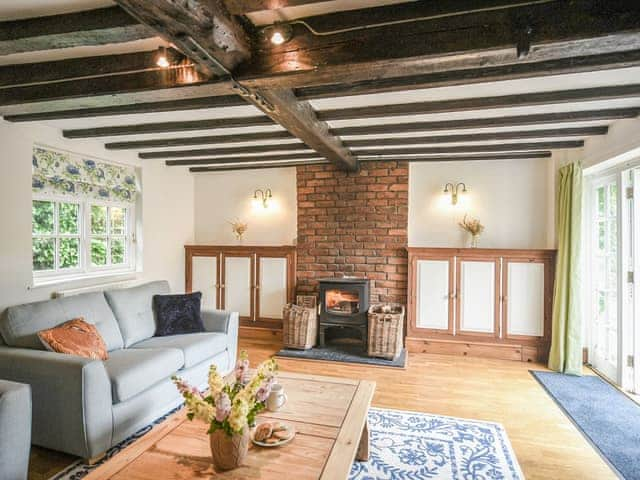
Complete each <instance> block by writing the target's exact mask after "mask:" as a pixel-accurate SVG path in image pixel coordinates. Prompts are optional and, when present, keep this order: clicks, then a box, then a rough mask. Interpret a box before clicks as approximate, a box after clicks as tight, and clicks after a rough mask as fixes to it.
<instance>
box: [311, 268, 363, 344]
mask: <svg viewBox="0 0 640 480" xmlns="http://www.w3.org/2000/svg"><path fill="white" fill-rule="evenodd" d="M368 310H369V280H367V279H366V278H355V277H342V278H323V279H320V322H319V331H320V338H319V343H320V347H324V346H325V343H326V332H327V330H329V329H340V330H342V331H346V332H350V331H351V332H353V331H355V332H358V333H359V338H358V339H357V340H359V341H360V342H361V343H362V345H363V347H364V349H366V347H367V325H368V320H367V311H368Z"/></svg>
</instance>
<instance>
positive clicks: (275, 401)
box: [267, 383, 287, 412]
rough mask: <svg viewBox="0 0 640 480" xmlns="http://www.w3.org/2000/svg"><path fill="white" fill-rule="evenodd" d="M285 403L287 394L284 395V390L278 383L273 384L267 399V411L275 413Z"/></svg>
mask: <svg viewBox="0 0 640 480" xmlns="http://www.w3.org/2000/svg"><path fill="white" fill-rule="evenodd" d="M285 403H287V394H286V393H284V388H283V387H282V385H280V384H279V383H276V384H274V385H273V386H272V387H271V393H270V394H269V396H268V397H267V410H269V411H271V412H277V411H278V410H280V409H281V408H282V407H283V406H284V404H285Z"/></svg>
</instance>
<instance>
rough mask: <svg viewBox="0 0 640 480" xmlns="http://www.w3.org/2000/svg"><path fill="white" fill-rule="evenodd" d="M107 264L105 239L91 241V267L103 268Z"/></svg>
mask: <svg viewBox="0 0 640 480" xmlns="http://www.w3.org/2000/svg"><path fill="white" fill-rule="evenodd" d="M106 264H107V240H106V239H105V238H93V239H91V265H93V266H94V267H103V266H105V265H106Z"/></svg>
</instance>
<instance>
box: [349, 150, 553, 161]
mask: <svg viewBox="0 0 640 480" xmlns="http://www.w3.org/2000/svg"><path fill="white" fill-rule="evenodd" d="M550 157H551V152H549V151H542V152H510V153H489V154H466V155H433V156H430V157H402V160H403V161H407V162H459V161H470V160H530V159H536V158H550ZM385 160H388V159H379V158H361V159H360V161H361V162H376V161H379V162H384V161H385Z"/></svg>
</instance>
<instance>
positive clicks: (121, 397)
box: [0, 281, 238, 459]
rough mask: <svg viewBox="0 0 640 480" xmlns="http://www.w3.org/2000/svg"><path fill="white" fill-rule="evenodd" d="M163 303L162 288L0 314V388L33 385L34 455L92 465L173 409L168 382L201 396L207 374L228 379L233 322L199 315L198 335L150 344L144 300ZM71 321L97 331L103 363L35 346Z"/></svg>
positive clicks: (150, 320) (150, 319) (231, 316)
mask: <svg viewBox="0 0 640 480" xmlns="http://www.w3.org/2000/svg"><path fill="white" fill-rule="evenodd" d="M166 293H169V284H168V283H167V282H164V281H160V282H152V283H147V284H144V285H140V286H137V287H132V288H127V289H119V290H111V291H105V292H95V293H86V294H81V295H75V296H70V297H63V298H60V299H54V300H47V301H44V302H37V303H30V304H25V305H18V306H15V307H9V308H8V309H7V310H6V311H5V312H4V315H3V316H2V318H1V319H0V338H1V339H2V340H3V341H0V378H3V379H7V380H13V381H16V382H21V383H26V384H29V385H31V390H32V399H33V428H32V442H33V443H34V444H35V445H40V446H42V447H46V448H50V449H53V450H59V451H62V452H66V453H70V454H72V455H77V456H80V457H84V458H87V459H92V458H95V457H98V456H100V455H101V454H103V453H104V452H105V451H106V450H107V449H108V448H109V447H111V446H113V445H115V444H117V443H119V442H121V441H122V440H124V439H126V438H127V437H128V436H130V435H131V434H132V433H134V432H136V431H137V430H138V429H140V428H141V427H143V426H145V425H147V424H148V423H150V422H151V421H153V420H154V419H156V418H158V417H160V416H161V415H162V414H164V413H166V412H167V411H169V410H171V409H172V408H173V407H175V406H177V405H179V404H180V401H181V399H180V396H179V395H178V392H177V390H176V388H175V386H174V385H173V384H172V382H171V380H170V377H171V376H172V375H174V374H177V375H179V376H181V377H183V378H184V379H186V380H187V381H188V382H190V383H192V384H194V385H199V386H201V387H205V386H206V381H207V372H208V370H209V366H210V365H211V364H216V365H217V367H218V368H219V370H220V371H221V372H222V373H225V374H226V373H227V372H230V371H231V370H232V369H233V367H234V364H235V359H236V355H237V348H238V314H237V313H236V312H223V311H203V312H202V319H203V322H204V325H205V329H206V332H203V333H192V334H186V335H174V336H168V337H154V336H153V334H154V332H155V320H154V314H153V310H152V297H153V295H155V294H166ZM79 316H82V317H84V318H85V320H86V321H87V322H89V323H93V324H95V326H96V328H97V329H98V331H99V332H100V334H101V335H102V337H103V339H104V341H105V343H106V345H107V349H108V350H109V359H108V360H106V361H104V362H103V361H100V360H91V359H87V358H82V357H77V356H74V355H65V354H60V353H55V352H50V351H47V350H45V349H44V347H43V346H42V344H41V343H40V341H39V339H38V337H37V332H38V331H40V330H42V329H45V328H50V327H53V326H55V325H59V324H61V323H63V322H65V321H67V320H71V319H72V318H76V317H79ZM3 342H4V344H3Z"/></svg>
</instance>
